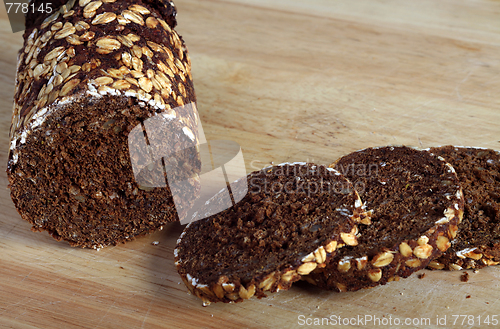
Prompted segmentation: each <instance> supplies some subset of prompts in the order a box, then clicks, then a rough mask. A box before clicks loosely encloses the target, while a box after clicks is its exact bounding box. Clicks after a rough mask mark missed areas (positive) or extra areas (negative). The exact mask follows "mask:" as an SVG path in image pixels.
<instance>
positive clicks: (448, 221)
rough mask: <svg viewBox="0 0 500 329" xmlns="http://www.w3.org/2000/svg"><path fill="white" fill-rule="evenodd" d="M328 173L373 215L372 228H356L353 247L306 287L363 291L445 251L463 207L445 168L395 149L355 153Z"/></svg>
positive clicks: (434, 158)
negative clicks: (340, 177)
mask: <svg viewBox="0 0 500 329" xmlns="http://www.w3.org/2000/svg"><path fill="white" fill-rule="evenodd" d="M332 167H334V168H335V169H337V170H338V171H339V172H341V173H343V174H344V175H345V176H346V177H347V178H348V179H349V180H350V181H351V182H352V183H353V184H354V186H355V187H356V188H357V190H358V192H359V194H360V197H361V199H362V200H363V202H364V203H365V205H366V207H367V208H368V209H370V210H373V213H372V215H371V224H370V225H359V233H360V237H359V238H358V245H356V246H346V247H344V248H342V249H340V250H339V251H338V253H337V255H335V257H333V259H332V261H331V262H329V263H328V264H327V265H326V267H324V268H319V269H315V270H314V271H313V272H311V273H310V274H309V275H308V276H307V277H305V279H306V280H307V281H309V282H311V283H313V284H316V285H318V286H320V287H322V288H326V289H332V290H337V291H354V290H358V289H361V288H369V287H373V286H376V285H379V284H386V283H387V282H389V281H393V280H399V278H400V277H407V276H409V275H411V274H412V273H414V272H415V271H417V270H420V269H422V268H425V267H426V266H427V265H428V264H429V262H430V261H431V260H432V259H434V258H436V257H438V256H440V255H441V254H442V253H443V252H444V251H446V250H447V249H448V248H449V246H450V240H451V239H453V238H455V236H456V232H457V225H458V224H459V222H460V220H461V219H462V215H463V207H464V199H463V195H462V191H461V188H460V185H459V181H458V179H457V175H456V173H455V171H454V169H453V167H452V166H451V165H449V164H448V163H446V162H445V161H443V160H441V159H439V158H438V157H437V156H434V155H432V154H431V153H429V152H423V151H418V150H416V149H413V148H409V147H404V146H400V147H380V148H368V149H365V150H361V151H358V152H354V153H351V154H349V155H346V156H344V157H342V158H341V159H339V160H338V161H336V162H335V163H334V164H333V165H332Z"/></svg>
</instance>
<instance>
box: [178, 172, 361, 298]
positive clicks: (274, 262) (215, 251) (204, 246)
mask: <svg viewBox="0 0 500 329" xmlns="http://www.w3.org/2000/svg"><path fill="white" fill-rule="evenodd" d="M233 193H235V192H234V191H233ZM217 202H218V200H217V198H215V199H213V200H211V201H210V203H209V204H208V205H207V209H209V208H210V207H211V204H212V203H213V204H217ZM361 211H362V210H361V202H360V201H359V197H358V195H357V193H356V192H355V191H354V189H353V187H352V185H351V183H350V182H348V181H347V180H346V179H345V178H344V177H343V176H341V175H340V174H339V173H338V172H336V171H333V169H330V168H326V167H324V166H316V165H313V164H295V165H290V164H285V165H280V166H274V167H271V168H266V169H263V170H261V171H256V172H253V173H251V174H250V175H249V176H248V193H247V194H246V196H245V197H244V198H243V200H242V201H240V202H239V203H237V204H236V205H235V206H233V207H231V208H229V209H227V210H225V211H223V212H221V213H219V214H216V215H214V216H212V217H209V218H206V219H201V220H199V221H196V222H193V223H191V224H189V225H188V226H187V227H186V229H185V230H184V232H183V233H182V235H181V238H180V239H179V240H178V244H177V248H176V250H175V258H176V265H177V269H178V272H179V274H180V275H181V277H182V279H183V281H184V283H185V284H186V286H187V287H188V288H189V289H190V291H191V292H192V293H193V294H195V295H196V296H198V297H200V298H202V299H203V301H204V302H205V304H207V303H210V302H217V301H223V302H231V301H236V302H238V301H242V300H243V299H248V298H250V297H252V296H254V295H255V296H257V297H259V298H260V297H265V293H264V292H265V291H270V292H276V291H278V290H286V289H289V288H290V286H291V284H292V283H293V282H294V281H297V280H299V279H300V277H301V276H302V275H305V274H307V273H309V272H310V271H312V270H313V269H314V268H316V267H322V266H324V265H325V263H326V262H327V261H328V259H329V258H330V257H332V256H333V255H334V254H335V251H336V248H337V246H339V247H340V246H341V245H343V244H345V243H350V244H356V236H355V233H356V225H355V221H356V218H357V217H358V215H359V213H360V212H361Z"/></svg>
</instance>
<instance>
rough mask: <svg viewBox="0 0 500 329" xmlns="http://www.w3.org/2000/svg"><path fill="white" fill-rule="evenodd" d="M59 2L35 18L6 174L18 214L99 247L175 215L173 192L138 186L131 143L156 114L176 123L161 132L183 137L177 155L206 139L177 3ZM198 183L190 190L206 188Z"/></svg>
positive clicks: (20, 75) (23, 56)
mask: <svg viewBox="0 0 500 329" xmlns="http://www.w3.org/2000/svg"><path fill="white" fill-rule="evenodd" d="M35 2H37V1H35ZM38 2H39V1H38ZM57 4H61V3H59V2H57V1H56V2H54V4H53V6H55V5H57ZM35 7H36V6H35ZM53 8H54V12H53V13H52V14H51V15H50V16H46V15H45V16H44V15H43V14H39V15H34V16H33V15H32V16H29V17H28V19H27V29H26V31H25V33H24V45H23V48H22V49H21V50H20V51H19V53H18V67H17V75H16V92H15V95H14V108H13V115H12V124H11V129H10V141H11V145H10V151H9V159H8V169H7V173H8V177H9V183H10V189H11V196H12V199H13V201H14V203H15V205H16V207H17V209H18V211H19V213H20V214H21V216H22V218H24V219H25V220H27V221H29V222H30V223H31V224H33V229H34V230H37V231H39V230H47V231H48V232H49V233H51V234H52V235H53V236H54V237H55V238H56V239H58V240H60V239H64V240H67V241H69V242H70V243H71V244H72V245H79V246H84V247H93V248H98V247H100V246H103V245H108V244H116V243H117V242H120V241H125V240H129V239H132V238H134V237H135V236H138V235H141V234H145V233H148V232H150V231H152V230H155V229H158V228H160V227H161V225H163V224H164V223H166V222H169V221H173V220H177V219H178V217H177V213H176V211H175V208H174V203H173V200H172V196H171V193H170V191H169V189H168V188H154V189H153V188H147V187H143V186H139V185H138V184H137V183H136V181H135V179H134V175H133V172H132V167H131V161H130V156H129V146H128V144H127V137H128V134H129V132H130V131H131V130H132V129H133V128H134V127H136V126H138V125H141V122H142V123H144V122H145V121H146V120H147V119H148V118H151V117H154V116H156V115H158V114H161V115H163V116H164V117H165V118H166V119H167V120H169V121H170V124H169V129H168V131H166V132H163V133H162V134H163V135H162V136H163V138H164V140H166V141H172V140H176V143H172V144H173V146H172V145H171V146H170V147H171V151H172V152H175V151H178V150H180V149H182V148H184V147H185V146H187V145H192V144H193V143H194V144H196V143H197V142H198V129H197V124H198V120H199V118H198V116H197V113H196V110H195V109H196V107H195V106H183V105H186V104H191V103H193V104H194V102H195V100H196V99H195V93H194V88H193V84H192V80H191V72H190V68H191V63H190V60H189V56H188V52H187V49H186V47H185V45H184V42H183V41H182V39H181V37H180V36H179V35H178V34H177V32H176V31H175V30H173V26H175V9H174V8H173V5H172V4H171V2H164V1H148V0H143V1H140V0H123V1H117V0H94V1H90V0H70V1H68V2H66V3H65V4H64V5H62V6H61V7H60V8H56V7H53ZM181 106H183V107H181ZM189 156H190V157H191V158H190V159H189V160H187V162H188V163H189V165H191V166H192V167H196V166H199V160H198V159H196V158H195V157H193V156H192V155H189ZM192 183H193V184H192V185H193V186H192V190H193V191H187V192H189V193H194V191H196V190H197V189H198V188H199V183H198V180H197V179H196V177H193V181H192Z"/></svg>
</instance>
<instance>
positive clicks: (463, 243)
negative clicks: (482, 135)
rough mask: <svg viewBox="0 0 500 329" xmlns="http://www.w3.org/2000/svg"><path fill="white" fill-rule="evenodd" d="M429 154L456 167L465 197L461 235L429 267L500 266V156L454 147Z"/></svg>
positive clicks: (455, 268)
mask: <svg viewBox="0 0 500 329" xmlns="http://www.w3.org/2000/svg"><path fill="white" fill-rule="evenodd" d="M430 152H432V153H434V154H437V155H440V156H442V157H443V158H445V159H446V161H448V162H449V163H451V164H452V165H453V167H454V168H455V170H456V171H457V175H458V178H459V180H460V184H461V185H462V189H463V193H464V198H465V209H464V219H463V221H462V223H460V225H459V226H458V229H459V234H458V236H457V237H456V239H455V240H453V241H452V244H451V248H450V249H448V251H447V252H446V253H445V254H444V255H443V256H441V257H440V258H439V259H437V260H436V261H435V262H433V263H432V264H430V268H433V269H446V270H460V269H462V268H464V269H473V268H482V267H485V266H488V265H497V264H499V262H500V153H499V152H498V151H495V150H492V149H482V148H465V147H454V146H451V145H449V146H443V147H435V148H431V149H430Z"/></svg>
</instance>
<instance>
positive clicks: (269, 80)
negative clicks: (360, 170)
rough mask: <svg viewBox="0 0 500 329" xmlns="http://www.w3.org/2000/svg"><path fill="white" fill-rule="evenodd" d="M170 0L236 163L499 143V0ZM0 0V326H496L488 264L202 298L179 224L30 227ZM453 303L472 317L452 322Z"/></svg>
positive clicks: (205, 104) (203, 102) (496, 290)
mask: <svg viewBox="0 0 500 329" xmlns="http://www.w3.org/2000/svg"><path fill="white" fill-rule="evenodd" d="M176 5H177V8H178V29H177V30H178V31H179V33H180V34H181V35H182V36H183V37H184V39H185V41H186V43H187V45H188V47H189V50H190V53H191V59H192V63H193V71H192V73H193V78H194V82H195V88H196V91H197V96H198V107H199V111H200V115H201V118H202V123H203V127H204V130H205V133H206V136H207V139H229V140H234V141H236V142H238V143H239V144H240V145H241V146H242V149H243V152H244V157H245V162H246V166H247V171H248V172H250V171H253V170H256V169H260V168H262V167H263V166H265V165H266V164H269V163H270V162H275V163H278V162H284V161H313V162H316V163H319V164H329V163H330V162H332V161H333V160H335V159H336V158H337V157H339V156H341V155H343V154H345V153H348V152H351V151H354V150H357V149H360V148H365V147H369V146H376V145H387V144H406V145H414V146H420V147H430V146H436V145H444V144H455V145H470V146H482V147H490V148H494V149H500V131H499V124H500V56H499V54H500V19H499V17H500V16H499V15H500V2H499V1H493V0H474V1H473V0H470V1H462V0H455V1H446V0H443V1H434V0H423V1H403V0H361V1H329V0H312V1H307V2H306V1H298V0H297V1H296V0H294V1H292V0H274V1H265V0H252V1H250V0H227V1H217V0H177V1H176ZM0 7H1V8H0V43H1V49H2V50H1V52H2V56H1V58H0V118H1V120H0V131H1V134H0V186H2V189H0V204H1V209H0V327H1V328H219V327H227V328H301V327H306V325H302V324H305V323H304V322H305V320H306V319H308V321H309V322H310V321H314V319H319V318H323V317H331V318H332V319H338V318H335V316H338V317H341V318H351V317H355V318H357V317H358V316H359V317H361V318H362V319H365V316H370V315H371V316H372V317H376V318H378V319H380V320H381V321H380V320H379V321H380V322H379V323H373V322H363V323H359V322H357V320H356V321H354V322H351V325H349V326H344V327H352V328H363V327H367V328H371V327H380V328H393V327H394V328H443V327H449V328H452V327H453V328H470V327H475V328H487V327H488V326H487V325H486V324H484V323H483V322H482V321H483V320H484V319H485V318H486V316H489V320H490V326H489V327H491V328H493V327H495V326H493V325H492V323H491V320H492V318H493V316H494V315H496V317H497V318H500V301H499V296H500V286H499V282H500V281H499V279H500V268H499V267H491V268H487V269H483V270H480V271H479V272H478V273H472V272H471V271H469V274H470V279H469V282H467V283H463V282H461V281H460V275H461V274H462V273H461V272H438V271H432V272H430V271H424V273H425V274H426V275H425V277H424V278H423V279H418V278H417V276H416V275H414V276H412V277H410V278H408V279H406V280H401V281H399V282H393V283H390V284H388V285H386V286H382V287H378V288H374V289H370V290H364V291H358V292H354V293H343V294H338V293H334V292H326V291H320V290H318V289H317V288H314V287H311V286H310V285H306V284H298V285H296V286H294V287H293V288H292V289H291V290H290V291H286V292H280V293H277V294H272V295H270V296H269V297H268V298H264V299H260V300H259V299H252V300H249V301H246V302H243V303H238V304H213V305H211V306H209V307H202V305H201V301H200V300H199V299H197V298H196V297H193V296H190V295H188V294H187V289H186V288H185V287H184V285H183V284H182V283H181V282H180V278H179V277H178V275H177V272H176V271H175V268H174V264H173V254H172V252H173V248H174V247H175V241H176V239H177V237H178V236H179V234H180V233H181V231H182V227H181V226H180V225H178V224H172V225H168V226H166V227H165V228H164V230H163V231H160V232H157V233H154V234H152V235H150V236H148V237H144V238H140V239H138V240H136V241H133V242H131V243H128V244H125V245H119V246H116V247H108V248H104V249H101V250H100V251H95V250H86V249H76V248H71V247H69V246H68V245H67V244H66V243H58V242H55V241H54V240H53V239H52V238H51V237H49V236H48V234H46V233H33V232H31V231H30V225H29V224H28V223H26V222H24V221H22V220H21V218H20V216H19V215H18V213H17V211H16V209H15V208H14V205H13V203H12V201H11V199H10V196H9V190H8V189H7V178H6V173H5V169H6V162H7V151H8V146H9V142H8V129H9V126H10V118H11V109H12V96H13V94H14V73H15V67H16V54H17V50H18V49H19V48H20V47H21V44H22V34H21V33H16V34H13V33H12V32H11V30H10V26H9V24H8V21H7V15H6V12H5V8H4V7H3V6H0ZM468 296H469V297H468ZM453 315H472V316H474V320H473V321H472V322H471V321H470V319H468V320H466V321H465V322H464V323H463V324H462V319H463V317H462V318H458V321H457V322H456V323H455V324H454V323H453V321H454V320H455V318H454V317H453ZM445 316H446V317H447V318H446V326H438V325H437V322H436V321H437V317H439V318H443V317H445ZM478 316H481V318H480V320H481V323H479V320H478ZM384 319H385V320H384ZM389 319H390V320H391V321H392V322H391V323H392V325H390V323H389V322H388V321H389ZM396 319H399V321H401V324H400V325H396ZM406 319H409V320H410V325H404V322H403V321H405V320H406ZM425 319H429V320H430V324H428V323H425V322H424V321H426V320H425ZM384 321H385V322H384ZM441 321H442V320H441ZM441 323H443V322H441ZM325 324H326V323H325ZM330 324H334V323H333V322H330ZM378 324H380V325H378ZM384 324H386V325H384ZM328 327H340V326H336V325H330V326H328Z"/></svg>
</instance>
